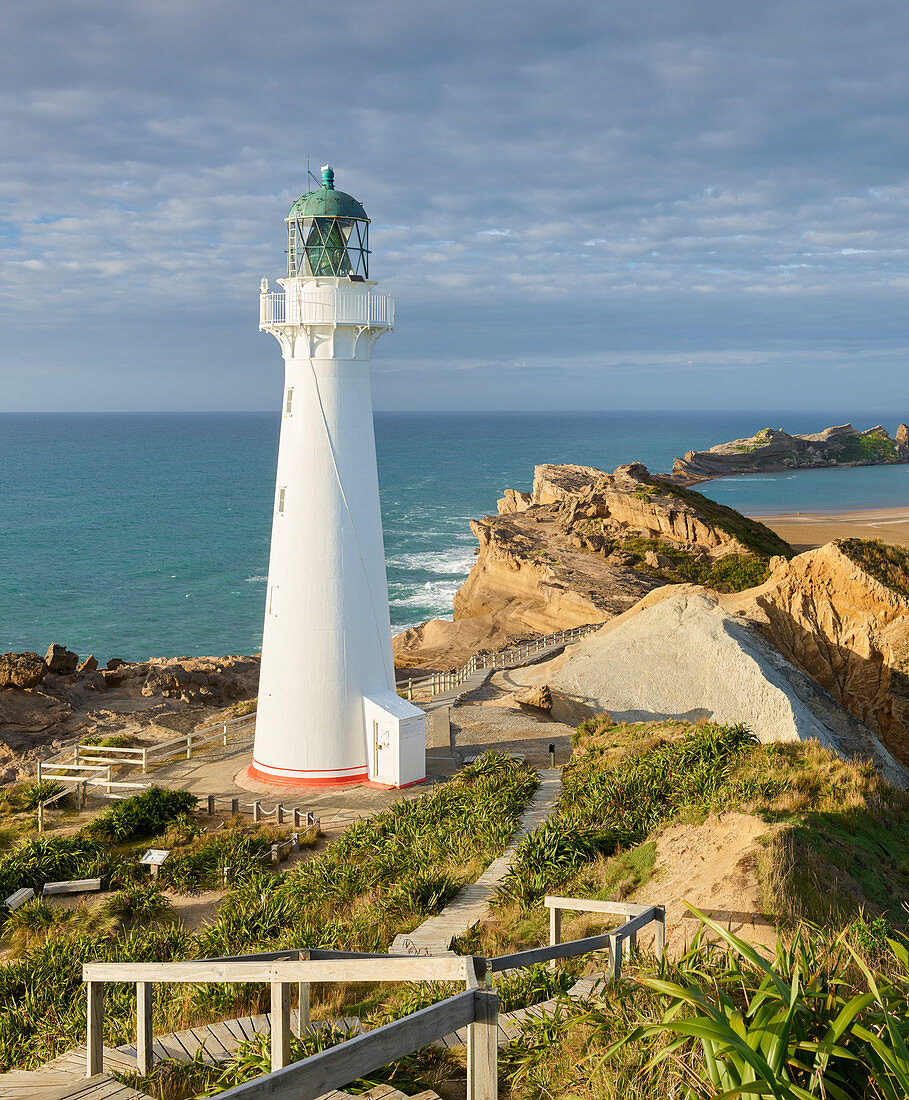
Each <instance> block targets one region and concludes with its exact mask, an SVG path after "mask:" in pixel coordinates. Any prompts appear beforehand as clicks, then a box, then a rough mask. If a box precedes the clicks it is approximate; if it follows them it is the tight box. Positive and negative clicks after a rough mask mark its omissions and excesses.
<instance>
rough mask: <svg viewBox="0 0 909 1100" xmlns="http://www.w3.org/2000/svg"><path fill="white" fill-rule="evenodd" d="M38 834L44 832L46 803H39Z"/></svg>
mask: <svg viewBox="0 0 909 1100" xmlns="http://www.w3.org/2000/svg"><path fill="white" fill-rule="evenodd" d="M38 832H39V833H43V832H44V803H43V802H39V803H38Z"/></svg>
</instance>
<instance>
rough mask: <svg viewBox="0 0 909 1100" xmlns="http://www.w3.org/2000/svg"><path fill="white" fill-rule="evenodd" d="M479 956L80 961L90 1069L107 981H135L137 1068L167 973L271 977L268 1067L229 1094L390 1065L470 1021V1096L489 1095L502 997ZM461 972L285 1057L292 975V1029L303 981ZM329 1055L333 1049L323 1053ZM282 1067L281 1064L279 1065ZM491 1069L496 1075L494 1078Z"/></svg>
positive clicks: (99, 1056) (304, 1017) (298, 1094)
mask: <svg viewBox="0 0 909 1100" xmlns="http://www.w3.org/2000/svg"><path fill="white" fill-rule="evenodd" d="M485 972H486V967H485V960H483V959H479V958H474V957H472V956H469V955H468V956H440V957H436V958H419V959H414V958H409V957H404V956H395V955H363V954H357V953H354V952H349V953H348V952H340V951H321V950H314V949H313V950H308V949H301V950H291V951H283V952H280V951H276V952H264V953H262V954H259V955H247V956H236V957H233V958H228V959H190V960H187V961H186V962H166V963H161V962H150V963H102V962H91V963H85V964H84V965H83V967H82V979H83V981H84V982H85V983H86V988H87V995H88V1005H87V1036H86V1076H87V1077H92V1076H94V1075H95V1074H97V1073H101V1072H102V1071H103V1068H104V1067H103V1061H104V1038H103V1036H104V986H105V983H108V982H129V983H135V985H136V1055H137V1066H138V1070H139V1072H140V1073H142V1074H145V1073H148V1072H149V1070H150V1069H151V1065H152V1043H153V1039H154V1035H153V1030H152V1007H153V989H154V986H155V984H159V983H166V982H167V983H169V982H181V983H182V982H267V983H269V985H270V986H271V1069H272V1072H271V1073H270V1074H268V1075H266V1076H265V1077H261V1078H257V1079H256V1080H254V1081H250V1082H248V1083H246V1084H244V1085H240V1086H238V1087H237V1088H236V1089H231V1090H229V1091H228V1092H227V1093H224V1094H223V1095H225V1096H228V1095H229V1096H243V1097H246V1098H247V1100H252V1098H253V1097H260V1096H262V1097H264V1096H269V1097H272V1098H278V1097H288V1098H290V1097H293V1098H294V1100H315V1097H318V1096H322V1095H323V1094H324V1093H326V1092H328V1091H330V1090H331V1089H333V1088H336V1087H337V1086H338V1085H342V1084H344V1083H345V1082H347V1081H351V1080H353V1079H355V1078H357V1077H361V1076H362V1075H363V1074H364V1073H368V1072H370V1071H371V1070H374V1069H378V1068H380V1067H381V1066H385V1065H388V1063H389V1062H393V1061H395V1060H396V1059H398V1058H402V1057H403V1056H404V1055H405V1054H409V1053H410V1052H411V1051H413V1050H419V1049H420V1048H421V1047H424V1046H427V1045H428V1044H429V1043H431V1042H433V1041H434V1040H436V1039H440V1038H442V1036H443V1035H447V1034H449V1033H450V1032H452V1031H456V1030H457V1029H458V1028H460V1027H464V1026H465V1025H468V1026H469V1027H470V1029H471V1035H472V1036H473V1042H472V1043H468V1062H469V1063H470V1069H469V1076H470V1077H472V1078H473V1079H474V1080H475V1082H476V1084H475V1087H474V1090H473V1092H472V1096H473V1097H474V1100H495V1097H496V1086H495V1066H496V1058H497V1045H496V1043H497V1023H498V1000H499V999H498V996H497V995H496V994H495V993H490V992H487V991H486V990H485V989H481V988H480V982H481V981H482V980H483V978H484V977H485ZM354 981H355V982H394V981H411V982H413V981H433V982H438V981H463V982H464V983H465V986H466V988H465V991H464V993H462V994H458V995H456V996H454V997H449V998H448V999H446V1000H444V1001H441V1002H440V1003H438V1004H435V1005H431V1006H430V1007H429V1008H428V1009H423V1010H422V1011H421V1012H416V1013H413V1014H411V1015H409V1016H406V1017H404V1018H403V1019H401V1020H396V1021H395V1022H394V1023H392V1024H387V1025H386V1026H385V1027H381V1028H377V1029H376V1030H375V1031H371V1032H369V1033H368V1034H366V1035H362V1036H359V1037H358V1038H356V1039H352V1040H349V1041H348V1042H345V1043H344V1044H343V1045H342V1046H339V1047H336V1048H332V1049H331V1050H328V1051H323V1052H322V1054H320V1055H314V1056H313V1057H311V1058H305V1059H303V1060H302V1061H300V1062H297V1063H295V1064H294V1065H288V1063H289V1062H290V1036H291V1031H290V1020H291V997H290V992H291V987H292V985H293V984H297V985H298V987H299V992H298V1004H299V1015H298V1021H299V1024H298V1029H299V1030H300V1031H301V1032H302V1031H303V1029H304V1028H305V1027H306V1026H307V1025H308V1023H309V987H310V985H311V984H312V982H354ZM325 1054H330V1055H331V1057H330V1058H325V1057H323V1055H325ZM282 1071H283V1073H282ZM490 1071H491V1075H492V1082H491V1083H490V1080H489V1078H490Z"/></svg>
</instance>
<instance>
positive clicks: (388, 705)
mask: <svg viewBox="0 0 909 1100" xmlns="http://www.w3.org/2000/svg"><path fill="white" fill-rule="evenodd" d="M363 707H364V717H365V719H366V741H367V744H366V752H367V758H368V761H369V780H370V782H371V783H377V784H378V785H380V786H382V787H407V786H409V785H410V784H412V783H419V782H420V781H421V780H422V779H425V778H426V715H425V714H424V713H423V711H422V710H420V708H419V707H415V706H414V705H413V703H408V702H407V700H406V699H402V698H401V697H400V695H398V694H397V693H396V692H394V691H377V692H375V693H374V694H372V695H366V696H364V697H363Z"/></svg>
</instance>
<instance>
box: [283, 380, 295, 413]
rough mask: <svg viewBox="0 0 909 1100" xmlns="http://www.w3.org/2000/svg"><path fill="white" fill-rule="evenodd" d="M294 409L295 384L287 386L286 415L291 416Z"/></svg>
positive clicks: (285, 396) (285, 397)
mask: <svg viewBox="0 0 909 1100" xmlns="http://www.w3.org/2000/svg"><path fill="white" fill-rule="evenodd" d="M293 411H294V388H293V386H288V387H287V393H286V394H285V395H284V415H285V416H290V414H291V413H292V412H293Z"/></svg>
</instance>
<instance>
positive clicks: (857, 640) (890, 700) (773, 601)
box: [723, 539, 909, 764]
mask: <svg viewBox="0 0 909 1100" xmlns="http://www.w3.org/2000/svg"><path fill="white" fill-rule="evenodd" d="M774 565H775V566H776V567H775V568H774V570H773V573H772V575H771V576H770V578H769V580H768V581H767V582H766V583H765V584H764V585H762V586H761V587H759V588H757V589H755V590H754V591H752V592H744V593H741V594H740V595H738V596H734V597H725V598H724V599H723V603H724V604H726V605H727V606H734V607H735V608H737V609H738V610H739V611H740V612H741V613H743V614H745V615H747V616H748V617H749V618H750V619H752V620H753V621H754V622H755V623H756V624H757V625H758V626H759V628H760V629H761V630H762V632H763V633H764V635H765V636H766V637H767V638H769V639H770V640H771V641H772V642H773V644H774V645H775V646H776V647H777V649H779V651H780V652H781V653H782V654H784V655H785V656H786V657H787V658H788V659H789V660H790V661H792V662H793V663H794V664H796V665H798V667H799V668H801V669H802V670H803V671H805V672H806V673H807V674H808V675H809V676H811V677H813V678H814V679H815V680H816V681H817V682H818V683H819V684H822V685H823V686H824V687H825V688H827V689H828V690H829V691H830V692H831V693H832V694H833V695H834V696H835V697H836V699H837V700H838V701H839V702H840V703H841V704H842V705H843V706H844V707H845V708H846V709H847V710H849V711H850V712H851V713H852V714H854V715H855V716H856V717H857V718H859V719H860V720H861V721H862V722H863V723H864V724H865V725H866V726H868V727H869V728H870V729H871V730H873V731H874V733H875V734H877V736H878V737H879V738H880V739H881V741H882V742H883V744H884V745H885V746H886V747H887V749H888V750H889V751H890V752H891V753H892V754H893V755H894V756H895V757H896V758H897V759H898V760H900V761H901V762H902V763H904V764H909V551H906V550H905V549H903V548H901V547H890V546H885V545H884V544H883V543H869V542H865V541H860V540H857V539H844V540H841V541H840V542H837V543H830V544H828V545H827V546H822V547H821V548H820V549H818V550H812V551H809V552H808V553H805V554H800V555H799V556H798V557H796V558H793V559H792V560H791V561H788V562H786V561H783V560H780V561H778V562H775V563H774Z"/></svg>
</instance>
